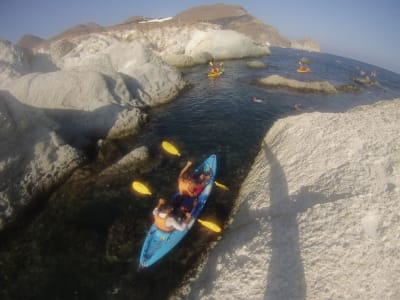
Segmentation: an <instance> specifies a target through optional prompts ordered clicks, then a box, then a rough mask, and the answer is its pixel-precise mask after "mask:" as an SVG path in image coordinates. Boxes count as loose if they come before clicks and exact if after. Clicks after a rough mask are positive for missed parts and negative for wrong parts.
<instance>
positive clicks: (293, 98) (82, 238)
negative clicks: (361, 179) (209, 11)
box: [0, 48, 400, 299]
mask: <svg viewBox="0 0 400 300" xmlns="http://www.w3.org/2000/svg"><path fill="white" fill-rule="evenodd" d="M271 50H272V55H271V56H268V57H264V58H260V59H259V60H261V61H264V62H266V63H267V64H268V68H267V69H263V70H254V69H249V68H248V67H247V66H246V61H247V60H234V61H226V62H225V63H224V68H225V73H224V74H223V75H222V76H221V77H220V78H217V79H209V78H207V75H206V74H207V72H208V68H209V67H208V66H197V67H193V68H187V69H184V70H182V72H183V73H184V76H185V79H186V80H187V81H188V82H189V83H191V85H192V87H191V88H190V89H188V90H187V91H185V93H183V94H182V95H181V96H180V97H179V98H178V99H176V100H175V101H173V102H171V103H169V104H166V105H163V106H161V107H159V108H156V109H154V110H152V111H151V113H150V120H149V123H148V124H147V125H146V126H145V128H143V133H142V134H140V135H139V136H136V137H130V138H127V139H124V140H121V141H118V142H117V143H115V144H114V145H113V148H112V149H113V151H112V152H111V151H110V153H111V154H110V153H109V155H108V156H109V157H108V159H107V160H106V163H104V162H94V163H93V164H90V165H88V166H85V167H84V168H82V169H81V170H79V171H78V172H77V174H75V176H74V177H72V178H71V179H70V180H69V181H68V182H66V183H65V184H63V185H62V186H60V187H59V188H57V189H56V190H55V191H54V192H53V193H52V195H51V196H50V197H49V199H47V200H46V201H45V204H44V205H42V206H41V207H40V208H39V209H38V210H37V211H35V213H34V214H33V216H32V217H31V218H29V219H28V220H27V221H26V222H24V223H23V225H21V226H20V227H19V228H17V229H14V230H13V231H10V232H8V233H7V234H6V235H4V237H2V244H1V245H0V285H1V291H0V298H1V299H151V298H153V299H165V298H166V297H167V296H168V294H169V293H170V291H172V290H174V289H175V288H176V287H177V286H179V284H180V282H181V281H182V279H183V278H184V276H185V275H188V274H189V275H188V276H190V270H191V269H192V268H193V266H195V265H196V262H197V261H198V259H199V258H200V257H201V254H202V253H203V251H204V250H205V249H206V248H207V246H208V245H209V243H210V242H211V241H215V240H216V239H218V236H217V235H216V234H214V233H212V232H210V231H208V230H207V229H205V228H203V227H201V226H194V227H193V228H192V230H191V232H190V233H189V234H188V236H187V237H186V238H185V239H184V241H183V242H182V243H181V244H179V245H178V247H177V248H176V249H175V250H174V251H173V252H171V254H170V255H168V256H167V257H165V259H164V260H162V261H161V262H160V263H158V264H156V265H154V267H152V268H150V269H149V270H145V271H142V272H138V271H137V264H138V257H139V253H140V247H141V244H142V242H143V239H144V236H145V233H146V231H147V229H148V228H149V226H150V222H151V219H150V215H151V210H152V208H153V207H154V205H155V203H156V202H157V199H158V197H161V196H163V197H169V195H172V193H173V192H174V190H175V182H176V177H177V174H178V173H179V170H180V168H182V167H183V165H184V164H185V162H186V160H187V159H190V160H192V161H193V162H194V164H195V165H196V164H197V163H200V162H201V161H202V160H203V159H204V158H205V157H207V156H208V155H209V154H211V153H215V154H216V155H217V157H218V174H217V180H218V181H219V182H221V183H224V184H225V185H227V186H228V187H229V188H230V191H223V190H220V189H214V191H213V192H212V194H211V196H210V198H209V201H208V202H207V204H206V207H205V209H204V211H203V213H202V218H203V219H207V220H210V221H213V222H215V223H218V224H219V225H221V226H223V225H224V222H225V221H226V220H227V217H228V216H229V213H230V209H231V207H232V204H233V201H234V199H235V197H236V196H237V193H238V190H239V187H240V183H241V182H242V181H243V180H244V178H245V177H246V175H247V173H248V171H249V168H250V167H251V164H252V162H253V160H254V157H255V155H256V154H257V152H258V150H259V145H260V142H261V140H262V138H263V137H264V136H265V134H266V132H267V131H268V129H269V128H270V127H271V126H272V124H273V122H274V121H275V120H276V119H278V118H281V117H285V116H288V115H291V114H295V113H296V111H294V110H293V105H294V104H296V103H297V104H300V105H301V106H302V107H304V108H306V109H308V110H310V111H321V112H340V111H345V110H347V109H349V108H351V107H354V106H357V105H360V104H368V103H374V102H376V101H377V100H381V99H391V98H395V97H400V75H398V74H395V73H392V72H389V71H386V70H382V69H380V68H377V67H374V66H371V65H368V64H363V63H361V62H357V61H354V60H349V59H345V58H342V57H337V56H333V55H327V54H318V53H308V52H301V51H294V50H291V49H279V48H272V49H271ZM303 56H306V57H308V58H310V59H311V61H312V64H311V69H312V72H311V73H308V74H297V73H296V72H295V71H296V69H297V66H298V65H297V61H298V60H299V59H300V58H301V57H303ZM357 67H358V68H361V69H363V70H365V71H366V72H367V73H369V72H371V71H372V70H376V71H377V81H378V82H379V84H378V85H376V86H370V87H362V88H363V90H362V92H361V93H339V94H336V95H324V94H317V93H315V94H310V93H299V92H295V91H289V90H284V89H271V88H265V87H261V86H257V85H255V84H254V80H255V79H257V78H259V77H263V76H267V75H271V74H280V75H283V76H286V77H289V78H294V79H299V80H328V81H330V82H331V83H333V84H335V85H344V84H352V77H354V76H358V69H357ZM252 96H256V97H257V98H260V99H262V100H263V101H262V102H261V103H255V102H252V101H251V97H252ZM165 139H166V140H169V141H171V142H173V143H174V144H175V145H176V146H177V147H178V148H179V149H180V151H181V153H182V157H181V158H176V157H171V156H168V155H166V154H165V153H163V152H162V150H161V148H160V143H161V141H162V140H165ZM140 145H146V146H147V147H148V148H149V149H150V153H151V157H152V164H151V166H150V169H145V168H141V169H139V170H137V172H135V173H129V174H125V173H122V172H121V174H118V175H115V176H108V177H101V176H98V172H99V170H101V169H102V168H104V167H106V164H107V162H108V163H111V162H112V161H114V160H116V159H118V157H120V156H123V155H124V154H126V153H128V152H129V151H131V150H132V149H134V148H135V147H137V146H140ZM133 179H139V180H142V181H144V182H146V183H147V184H148V185H149V186H151V187H152V189H153V192H154V196H152V197H139V196H138V195H136V194H134V193H132V191H131V190H130V188H129V186H130V183H131V181H132V180H133ZM110 241H111V242H110Z"/></svg>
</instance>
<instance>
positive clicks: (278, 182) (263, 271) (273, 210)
mask: <svg viewBox="0 0 400 300" xmlns="http://www.w3.org/2000/svg"><path fill="white" fill-rule="evenodd" d="M399 119H400V99H395V100H390V101H382V102H379V103H377V104H374V105H371V106H361V107H357V108H354V109H352V110H350V111H348V112H345V113H336V114H334V113H305V114H301V115H298V116H292V117H288V118H285V119H281V120H278V121H277V122H276V123H275V124H274V125H273V127H272V128H271V129H270V130H269V131H268V133H267V135H266V136H265V138H264V141H263V144H262V147H261V150H260V152H259V154H258V155H257V157H256V159H255V162H254V164H253V166H252V169H251V171H250V172H249V174H248V176H247V178H246V180H245V182H244V183H243V184H242V187H241V190H240V192H239V196H238V198H237V200H236V209H235V213H234V214H233V216H232V219H231V221H230V223H229V226H228V228H227V229H226V231H225V233H224V234H223V237H222V239H221V240H220V241H219V242H218V244H217V245H216V246H215V247H214V249H213V250H212V252H211V254H210V256H209V257H208V259H207V261H205V263H204V264H203V266H202V267H201V270H200V271H199V274H198V276H197V277H196V278H191V284H190V285H188V286H186V287H184V289H183V290H182V291H181V293H182V295H184V297H183V296H182V295H180V296H182V298H187V299H200V298H201V299H222V298H224V296H225V295H227V294H229V295H230V297H231V298H235V299H247V298H248V299H333V298H348V299H355V298H359V297H361V298H363V299H397V298H398V297H399V296H400V287H399V285H398V275H399V270H400V254H399V251H397V250H398V245H399V240H400V233H399V230H398V228H399V227H400V218H399V214H398V212H399V211H400V202H399V201H398V199H399V198H400V188H399V182H400V172H399V170H400V143H399V140H398V137H399V136H400V127H399V126H398V120H399ZM366 128H368V130H366ZM178 298H179V297H178Z"/></svg>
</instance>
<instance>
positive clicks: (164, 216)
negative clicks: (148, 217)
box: [153, 198, 189, 232]
mask: <svg viewBox="0 0 400 300" xmlns="http://www.w3.org/2000/svg"><path fill="white" fill-rule="evenodd" d="M173 209H174V207H173V206H172V205H171V204H169V203H167V202H166V201H165V200H164V199H163V198H160V199H159V200H158V205H157V207H156V208H155V209H154V210H153V216H154V224H155V225H156V227H157V228H158V229H159V230H162V231H165V232H171V231H174V230H179V231H183V230H185V229H186V227H187V224H186V222H178V221H177V220H176V219H175V218H174V217H173V215H172V212H173ZM188 219H189V218H186V220H188Z"/></svg>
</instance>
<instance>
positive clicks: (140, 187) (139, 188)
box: [132, 181, 151, 195]
mask: <svg viewBox="0 0 400 300" xmlns="http://www.w3.org/2000/svg"><path fill="white" fill-rule="evenodd" d="M132 188H133V189H134V190H135V191H136V192H138V193H140V194H143V195H151V192H150V189H149V188H148V187H147V186H145V185H144V184H143V183H141V182H139V181H134V182H132Z"/></svg>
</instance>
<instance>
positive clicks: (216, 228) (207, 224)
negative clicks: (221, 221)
mask: <svg viewBox="0 0 400 300" xmlns="http://www.w3.org/2000/svg"><path fill="white" fill-rule="evenodd" d="M197 221H199V223H200V224H201V225H203V226H204V227H207V228H208V229H211V230H212V231H214V232H221V227H219V226H218V225H217V224H214V223H213V222H210V221H203V220H200V219H198V220H197Z"/></svg>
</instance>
